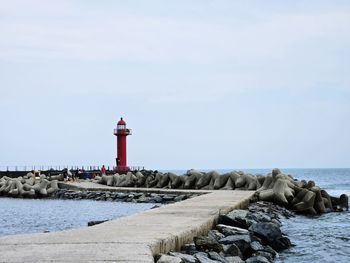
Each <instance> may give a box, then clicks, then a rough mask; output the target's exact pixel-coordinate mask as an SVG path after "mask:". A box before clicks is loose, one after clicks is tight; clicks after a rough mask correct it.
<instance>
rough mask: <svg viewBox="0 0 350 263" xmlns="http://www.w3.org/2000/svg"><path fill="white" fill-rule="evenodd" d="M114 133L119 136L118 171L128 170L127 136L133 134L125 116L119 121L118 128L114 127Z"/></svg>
mask: <svg viewBox="0 0 350 263" xmlns="http://www.w3.org/2000/svg"><path fill="white" fill-rule="evenodd" d="M114 135H115V136H117V158H116V164H117V171H118V172H127V171H128V166H127V163H126V136H128V135H131V130H130V129H127V128H126V122H125V121H124V120H123V118H120V120H119V121H118V123H117V128H116V129H114Z"/></svg>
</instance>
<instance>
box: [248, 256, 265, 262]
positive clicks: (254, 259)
mask: <svg viewBox="0 0 350 263" xmlns="http://www.w3.org/2000/svg"><path fill="white" fill-rule="evenodd" d="M245 262H246V263H270V261H269V260H268V259H267V258H265V257H263V256H256V257H251V258H248V259H247V260H246V261H245Z"/></svg>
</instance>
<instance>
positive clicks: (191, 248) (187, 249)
mask: <svg viewBox="0 0 350 263" xmlns="http://www.w3.org/2000/svg"><path fill="white" fill-rule="evenodd" d="M181 253H186V254H189V255H194V254H196V253H198V251H197V249H196V246H195V244H194V243H191V244H185V245H183V246H182V247H181Z"/></svg>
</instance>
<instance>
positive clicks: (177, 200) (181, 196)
mask: <svg viewBox="0 0 350 263" xmlns="http://www.w3.org/2000/svg"><path fill="white" fill-rule="evenodd" d="M185 199H187V196H186V195H178V196H176V197H175V198H174V201H175V202H180V201H183V200H185Z"/></svg>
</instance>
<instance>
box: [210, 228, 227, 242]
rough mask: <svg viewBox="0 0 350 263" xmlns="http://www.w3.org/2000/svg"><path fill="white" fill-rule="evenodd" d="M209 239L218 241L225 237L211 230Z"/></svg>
mask: <svg viewBox="0 0 350 263" xmlns="http://www.w3.org/2000/svg"><path fill="white" fill-rule="evenodd" d="M208 237H209V238H212V239H215V240H217V241H218V240H220V239H221V238H224V237H225V236H224V235H223V234H221V233H220V232H219V231H218V230H210V231H209V233H208Z"/></svg>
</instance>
